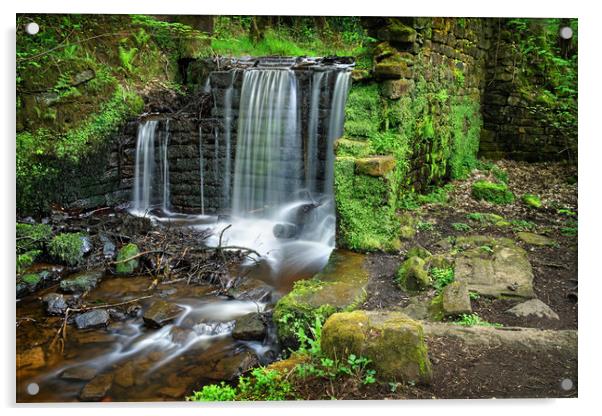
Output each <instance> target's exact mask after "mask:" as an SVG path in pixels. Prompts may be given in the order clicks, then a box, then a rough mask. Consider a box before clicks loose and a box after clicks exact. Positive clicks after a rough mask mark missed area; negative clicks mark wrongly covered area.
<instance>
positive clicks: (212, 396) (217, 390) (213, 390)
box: [186, 381, 236, 402]
mask: <svg viewBox="0 0 602 416" xmlns="http://www.w3.org/2000/svg"><path fill="white" fill-rule="evenodd" d="M186 400H187V401H192V402H227V401H232V400H236V389H234V388H233V387H232V386H229V385H227V384H226V383H224V382H223V381H222V382H221V383H220V384H209V385H208V386H203V388H202V389H201V391H195V392H193V393H192V396H188V397H186Z"/></svg>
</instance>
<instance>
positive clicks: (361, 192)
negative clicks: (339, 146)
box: [335, 158, 400, 251]
mask: <svg viewBox="0 0 602 416" xmlns="http://www.w3.org/2000/svg"><path fill="white" fill-rule="evenodd" d="M390 185H391V184H390V183H389V182H387V180H386V179H385V178H380V177H378V178H377V177H371V176H366V175H355V161H354V160H353V159H351V158H337V159H336V161H335V189H336V195H337V198H336V204H337V211H338V215H339V230H340V234H339V235H340V238H341V242H342V243H343V245H344V246H345V247H347V248H350V249H353V250H367V251H374V250H383V251H392V250H396V249H398V247H399V228H400V223H399V219H398V218H397V216H396V214H395V199H394V197H395V195H394V188H391V187H390Z"/></svg>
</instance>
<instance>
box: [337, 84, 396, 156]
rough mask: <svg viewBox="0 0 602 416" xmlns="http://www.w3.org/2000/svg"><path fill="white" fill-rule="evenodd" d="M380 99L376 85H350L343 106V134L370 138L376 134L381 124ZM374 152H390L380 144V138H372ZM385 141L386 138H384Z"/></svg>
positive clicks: (385, 146)
mask: <svg viewBox="0 0 602 416" xmlns="http://www.w3.org/2000/svg"><path fill="white" fill-rule="evenodd" d="M381 108H382V104H381V99H380V94H379V90H378V85H377V84H370V85H367V86H364V85H352V87H351V90H350V91H349V95H348V97H347V103H346V105H345V134H346V135H348V136H351V137H370V138H373V137H374V136H375V135H377V134H378V132H379V130H380V125H381V122H382V114H381ZM374 138H375V139H376V140H375V143H374V144H373V147H374V150H375V151H376V152H377V153H383V152H384V151H387V150H391V149H390V148H388V146H387V145H386V144H385V145H383V144H381V143H379V141H380V142H382V139H383V138H382V137H374ZM385 139H386V138H385Z"/></svg>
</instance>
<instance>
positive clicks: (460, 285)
mask: <svg viewBox="0 0 602 416" xmlns="http://www.w3.org/2000/svg"><path fill="white" fill-rule="evenodd" d="M442 295H443V296H442V302H441V306H442V309H443V315H444V316H457V315H462V314H469V313H472V307H471V306H470V296H469V294H468V285H467V284H466V282H452V283H450V284H449V285H447V286H445V288H444V289H443V293H442Z"/></svg>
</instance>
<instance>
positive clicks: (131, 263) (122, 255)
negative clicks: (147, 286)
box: [115, 243, 139, 274]
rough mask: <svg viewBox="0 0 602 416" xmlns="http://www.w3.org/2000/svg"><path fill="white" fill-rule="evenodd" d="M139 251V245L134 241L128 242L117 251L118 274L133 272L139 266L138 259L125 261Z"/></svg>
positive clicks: (116, 268) (116, 269)
mask: <svg viewBox="0 0 602 416" xmlns="http://www.w3.org/2000/svg"><path fill="white" fill-rule="evenodd" d="M138 253H139V250H138V246H137V245H136V244H134V243H129V244H126V245H125V246H123V247H121V248H120V249H119V252H118V253H117V260H116V263H117V266H116V267H115V271H116V272H117V274H132V273H134V270H136V268H137V267H138V259H132V260H128V261H125V260H127V259H129V258H131V257H133V256H135V255H137V254H138Z"/></svg>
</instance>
